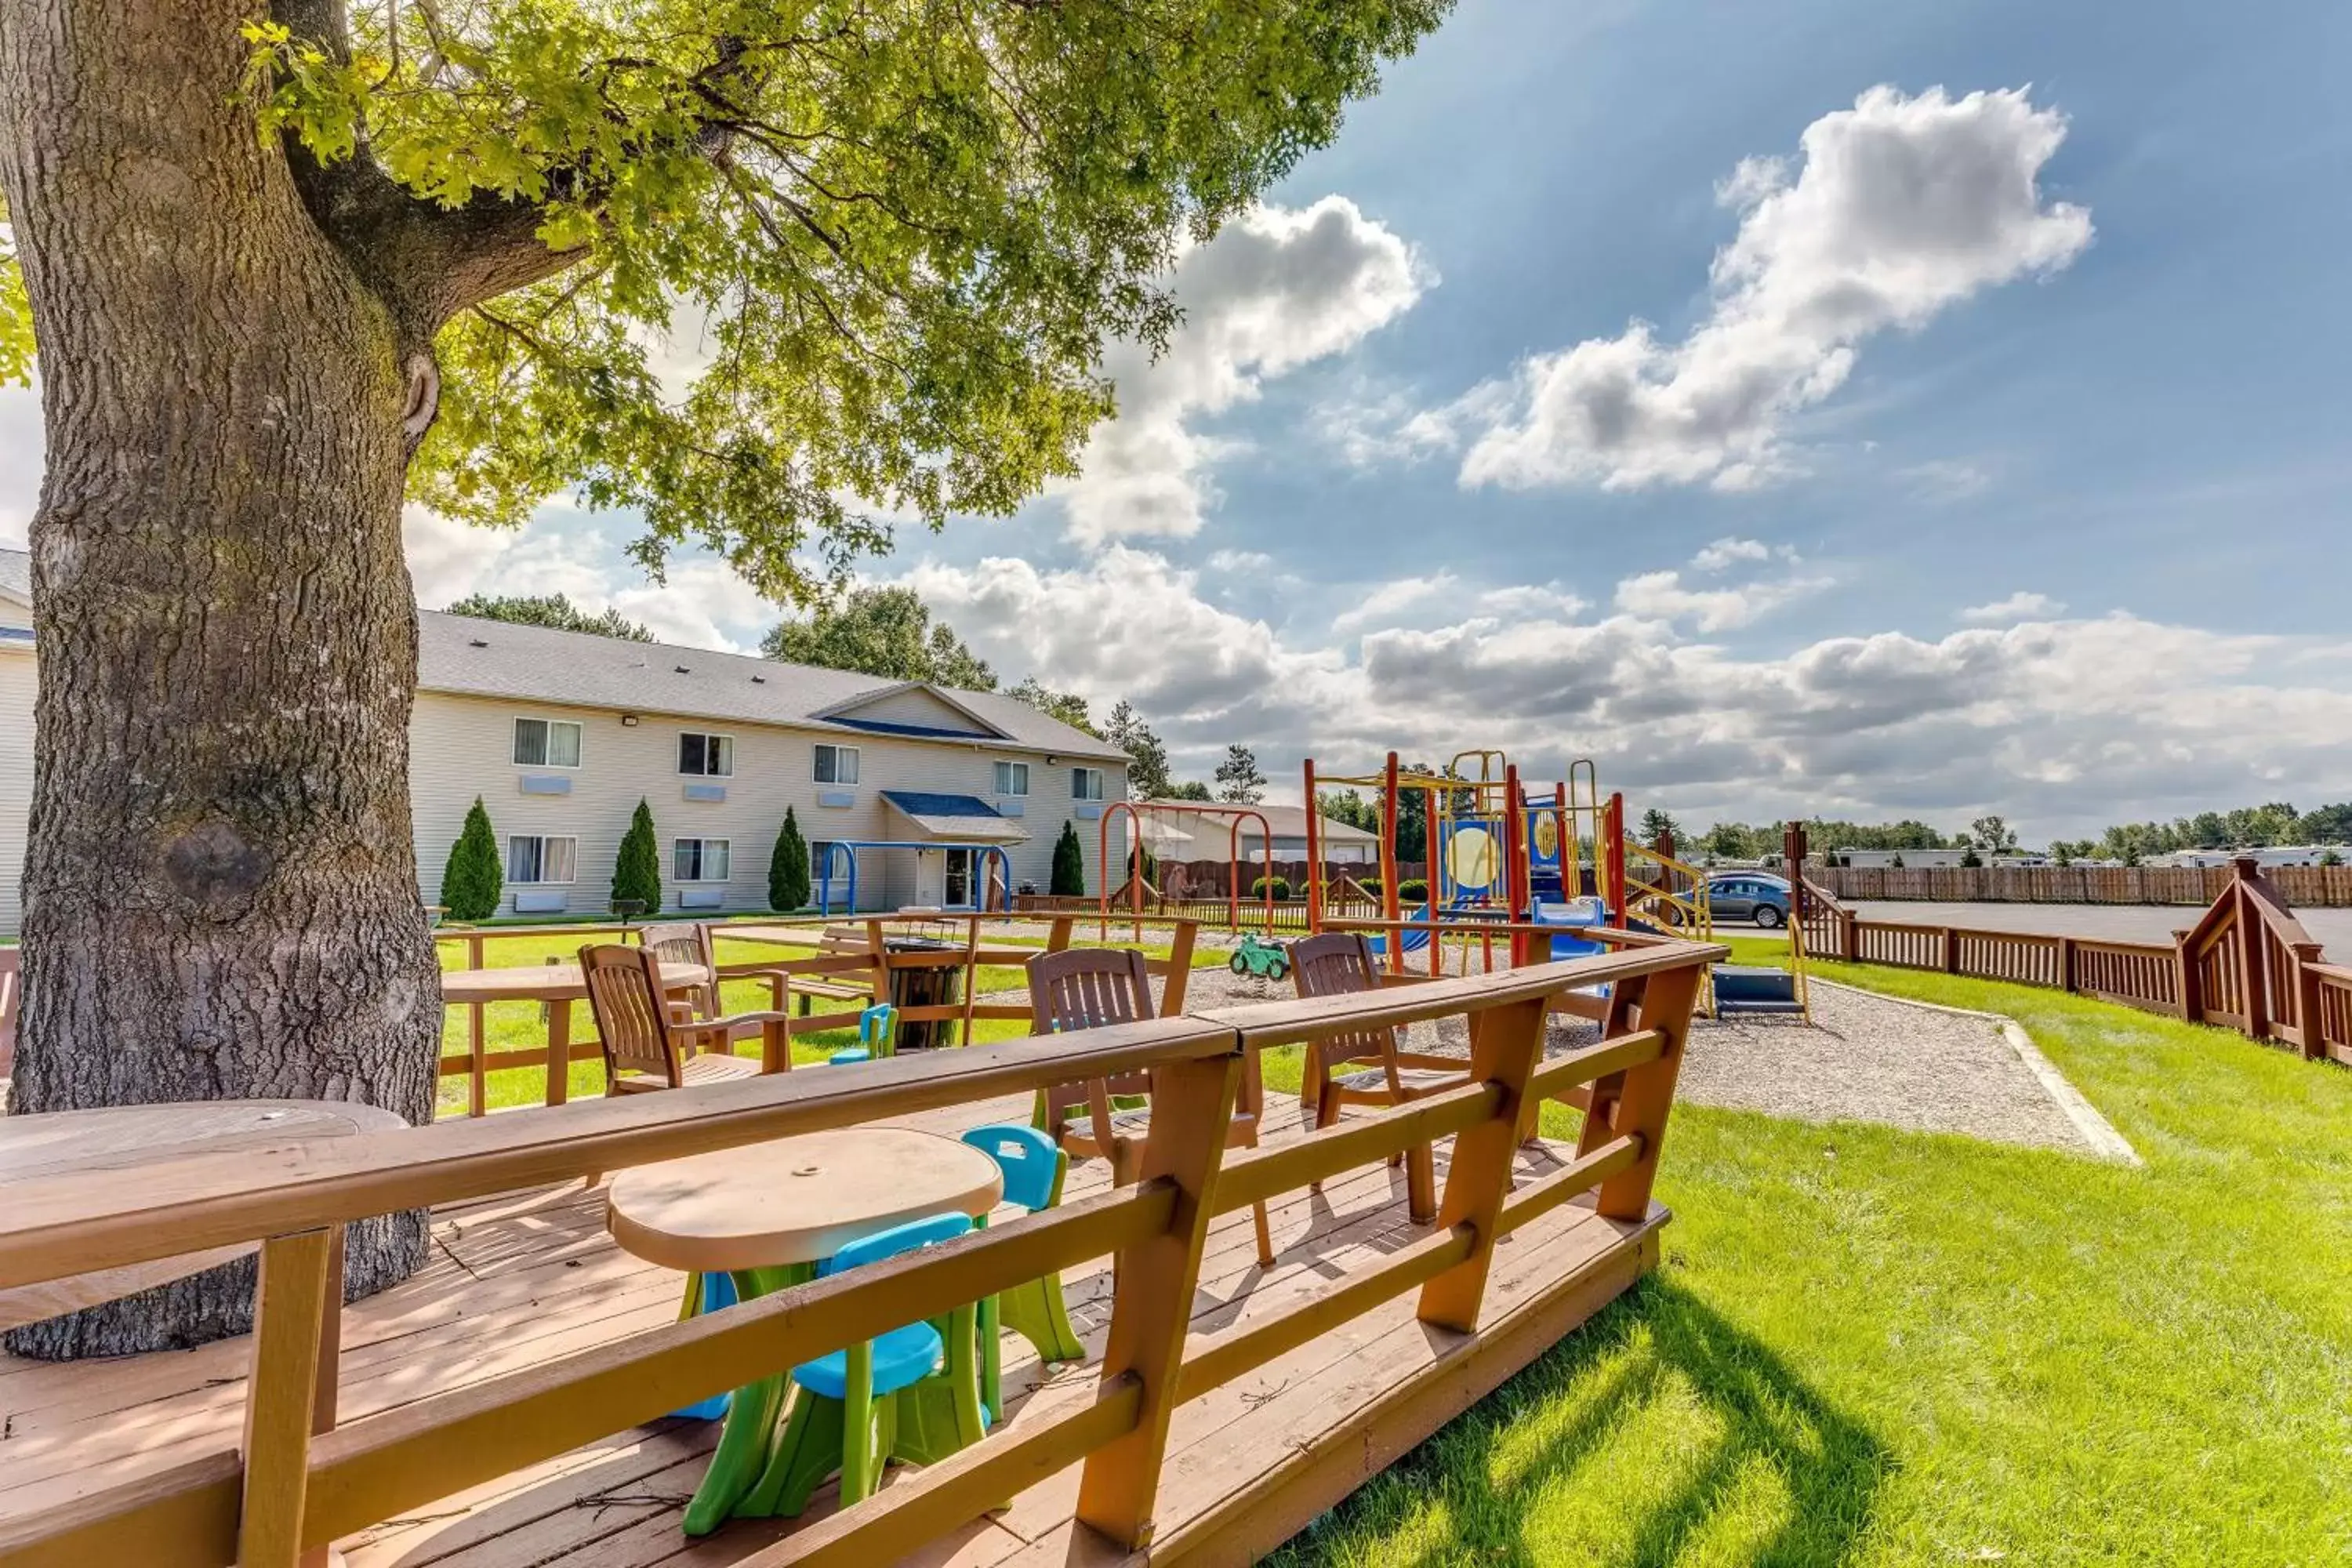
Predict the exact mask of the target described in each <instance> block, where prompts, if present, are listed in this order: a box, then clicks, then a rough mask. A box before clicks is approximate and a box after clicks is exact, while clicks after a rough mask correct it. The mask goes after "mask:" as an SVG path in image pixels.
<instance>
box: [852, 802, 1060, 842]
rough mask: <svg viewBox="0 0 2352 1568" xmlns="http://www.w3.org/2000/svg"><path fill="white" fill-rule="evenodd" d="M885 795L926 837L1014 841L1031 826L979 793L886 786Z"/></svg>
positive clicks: (1022, 835)
mask: <svg viewBox="0 0 2352 1568" xmlns="http://www.w3.org/2000/svg"><path fill="white" fill-rule="evenodd" d="M882 798H883V799H884V800H887V801H888V802H889V803H890V805H891V807H892V809H893V810H895V811H897V812H898V815H899V816H903V817H905V818H906V819H907V820H908V821H909V822H911V823H913V824H914V825H915V826H917V827H919V828H920V829H921V830H922V832H923V835H924V837H929V838H939V839H945V840H952V841H961V842H963V843H972V842H975V841H977V842H983V843H996V844H1015V843H1019V842H1020V841H1021V840H1023V839H1025V838H1027V837H1029V832H1028V829H1026V828H1024V827H1023V826H1021V825H1020V824H1019V823H1017V822H1014V821H1013V820H1012V819H1011V818H1010V817H1008V816H1004V815H1003V813H1002V812H1000V811H998V810H997V809H996V808H995V807H994V806H992V805H989V804H988V802H986V801H984V800H982V799H981V798H980V797H979V796H978V795H933V794H930V793H929V792H928V791H924V790H911V789H886V790H884V791H883V792H882Z"/></svg>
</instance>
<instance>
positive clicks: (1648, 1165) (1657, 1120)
mask: <svg viewBox="0 0 2352 1568" xmlns="http://www.w3.org/2000/svg"><path fill="white" fill-rule="evenodd" d="M1698 977H1699V971H1698V966H1697V965H1696V964H1692V965H1690V966H1688V967H1686V968H1683V969H1668V970H1664V971H1662V972H1660V973H1656V974H1653V975H1651V976H1649V978H1648V979H1647V980H1646V981H1645V982H1644V983H1643V987H1642V1000H1641V1003H1640V1013H1639V1016H1638V1017H1637V1018H1636V1019H1635V1023H1636V1025H1637V1026H1639V1027H1641V1028H1644V1029H1655V1030H1657V1031H1658V1033H1660V1034H1661V1035H1664V1037H1665V1045H1664V1047H1663V1048H1661V1049H1660V1051H1659V1052H1658V1055H1657V1058H1656V1059H1654V1060H1653V1061H1646V1062H1643V1064H1642V1065H1641V1066H1640V1067H1637V1068H1627V1069H1626V1071H1625V1074H1624V1078H1623V1082H1622V1088H1621V1089H1620V1090H1619V1092H1618V1093H1617V1094H1616V1095H1615V1096H1614V1097H1613V1098H1612V1100H1609V1101H1608V1102H1607V1105H1606V1107H1605V1109H1604V1107H1603V1102H1602V1100H1601V1093H1600V1085H1598V1084H1595V1085H1594V1086H1593V1109H1592V1110H1591V1113H1590V1114H1588V1115H1587V1116H1586V1117H1585V1119H1584V1132H1583V1135H1582V1136H1581V1137H1580V1138H1579V1139H1578V1140H1577V1149H1576V1152H1577V1153H1579V1154H1580V1155H1582V1154H1589V1153H1591V1152H1593V1151H1594V1150H1595V1149H1598V1148H1600V1147H1601V1145H1602V1144H1603V1143H1606V1142H1609V1141H1610V1140H1611V1139H1612V1138H1620V1137H1622V1136H1624V1135H1625V1134H1627V1133H1632V1134H1633V1136H1635V1137H1637V1138H1639V1139H1641V1141H1642V1153H1641V1157H1640V1158H1639V1159H1637V1160H1636V1161H1634V1162H1633V1164H1631V1165H1628V1166H1627V1167H1626V1168H1625V1169H1623V1170H1622V1171H1620V1172H1619V1173H1617V1174H1615V1175H1613V1176H1612V1177H1610V1178H1609V1179H1608V1180H1607V1181H1605V1182H1603V1183H1601V1187H1600V1190H1599V1191H1598V1193H1597V1194H1595V1199H1594V1203H1593V1207H1594V1209H1595V1210H1596V1211H1597V1212H1598V1213H1599V1214H1600V1215H1601V1217H1602V1218H1603V1219H1631V1220H1638V1219H1641V1218H1643V1216H1644V1215H1647V1214H1648V1213H1649V1212H1650V1185H1651V1184H1652V1183H1653V1182H1654V1181H1656V1180H1657V1175H1658V1152H1659V1149H1660V1147H1661V1145H1663V1144H1664V1142H1665V1138H1666V1115H1667V1113H1668V1112H1669V1111H1671V1110H1673V1109H1674V1105H1675V1079H1676V1078H1677V1077H1678V1076H1679V1075H1680V1074H1681V1072H1682V1067H1683V1042H1684V1040H1685V1039H1686V1038H1687V1037H1689V1035H1690V1021H1691V1007H1692V1005H1693V1004H1695V1003H1696V1001H1697V1000H1698ZM1604 1122H1605V1125H1603V1123H1604Z"/></svg>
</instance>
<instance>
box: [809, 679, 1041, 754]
mask: <svg viewBox="0 0 2352 1568" xmlns="http://www.w3.org/2000/svg"><path fill="white" fill-rule="evenodd" d="M810 716H811V717H812V718H816V719H829V720H831V721H834V722H835V723H836V724H850V725H854V726H856V727H858V728H860V729H864V728H867V727H869V726H870V727H872V728H873V729H875V730H877V731H880V732H882V733H885V734H911V735H937V736H943V737H946V738H950V739H953V740H961V741H1002V740H1004V739H1006V738H1007V737H1006V735H1005V733H1004V730H1003V727H1002V726H1001V725H998V724H995V723H993V722H992V721H989V720H987V719H983V718H982V717H981V716H980V714H978V713H976V712H974V711H973V710H971V707H970V706H969V705H967V704H965V703H962V702H960V701H958V700H956V698H955V696H954V694H953V693H951V692H950V691H949V690H947V689H945V688H943V687H938V686H933V685H931V684H930V683H929V681H923V680H908V681H902V682H900V683H899V684H898V685H896V686H886V687H884V688H882V689H880V690H878V691H866V692H860V693H859V694H858V695H857V696H856V697H853V698H851V699H849V700H847V701H845V702H836V703H835V704H834V705H833V706H832V707H830V708H824V709H820V710H817V711H816V712H815V713H814V714H812V715H810Z"/></svg>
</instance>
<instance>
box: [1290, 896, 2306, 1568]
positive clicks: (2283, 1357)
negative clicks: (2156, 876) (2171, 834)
mask: <svg viewBox="0 0 2352 1568" xmlns="http://www.w3.org/2000/svg"><path fill="white" fill-rule="evenodd" d="M1757 945H1758V946H1759V947H1761V946H1765V945H1771V946H1777V945H1778V944H1757ZM1747 946H1748V944H1746V943H1743V944H1742V947H1743V949H1745V948H1746V947H1747ZM1783 951H1785V950H1783ZM1741 956H1742V957H1743V958H1747V959H1752V960H1754V961H1758V962H1766V961H1769V959H1768V956H1767V954H1766V953H1764V952H1746V951H1743V952H1742V955H1741ZM1815 972H1816V973H1820V974H1822V975H1823V976H1825V977H1828V978H1833V979H1838V980H1843V981H1848V982H1851V983H1853V984H1860V985H1866V986H1869V987H1871V988H1873V989H1875V990H1881V991H1885V992H1888V993H1891V994H1898V995H1908V996H1914V997H1916V998H1918V999H1921V1000H1926V1001H1934V1002H1940V1003H1944V1004H1947V1005H1958V1006H1969V1007H1981V1008H1985V1009H1989V1010H1992V1011H1998V1012H2004V1013H2007V1014H2009V1015H2011V1016H2013V1017H2015V1018H2017V1019H2019V1020H2020V1021H2021V1023H2023V1024H2024V1026H2026V1028H2027V1029H2028V1030H2030V1031H2031V1032H2032V1035H2033V1037H2034V1038H2035V1039H2036V1041H2037V1042H2039V1044H2040V1045H2041V1047H2042V1050H2043V1051H2044V1052H2045V1053H2047V1054H2048V1055H2049V1057H2050V1058H2051V1059H2052V1060H2053V1061H2054V1062H2055V1063H2056V1064H2057V1065H2058V1067H2059V1068H2060V1069H2061V1070H2062V1071H2063V1072H2065V1073H2066V1074H2067V1076H2068V1077H2069V1078H2071V1079H2073V1080H2074V1083H2075V1085H2076V1086H2077V1087H2078V1088H2080V1089H2082V1090H2083V1091H2084V1093H2085V1094H2086V1095H2087V1096H2088V1097H2089V1098H2090V1099H2091V1100H2092V1101H2093V1102H2094V1103H2095V1104H2096V1105H2097V1106H2098V1107H2099V1109H2100V1110H2102V1111H2104V1112H2105V1114H2106V1116H2107V1117H2108V1118H2109V1120H2111V1121H2114V1122H2115V1124H2116V1126H2117V1127H2118V1128H2119V1129H2120V1130H2121V1131H2123V1133H2124V1135H2125V1136H2126V1137H2127V1138H2128V1139H2130V1140H2131V1142H2132V1143H2133V1145H2134V1146H2135V1147H2136V1148H2137V1150H2138V1151H2139V1152H2140V1153H2141V1155H2142V1156H2143V1157H2144V1158H2145V1159H2146V1160H2147V1168H2146V1169H2145V1170H2132V1169H2128V1168H2125V1167H2120V1166H2114V1165H2106V1164H2100V1163H2094V1162H2091V1161H2087V1160H2083V1159H2079V1158H2072V1157H2068V1156H2064V1155H2059V1154H2054V1153H2047V1152H2037V1151H2032V1150H2023V1149H2010V1148H2004V1147H2000V1146H1997V1145H1992V1144H1987V1143H1981V1142H1975V1141H1973V1140H1969V1139H1965V1138H1958V1137H1951V1136H1930V1135H1920V1134H1912V1133H1905V1132H1898V1131H1893V1130H1891V1129H1887V1128H1882V1127H1877V1126H1874V1125H1866V1124H1857V1123H1843V1124H1837V1125H1832V1126H1827V1127H1814V1126H1803V1125H1800V1124H1797V1123H1793V1122H1789V1121H1776V1120H1773V1119H1770V1118H1768V1117H1764V1116H1760V1115H1756V1114H1752V1113H1747V1112H1739V1111H1727V1110H1708V1109H1706V1108H1703V1107H1697V1106H1685V1107H1684V1108H1682V1109H1680V1110H1677V1111H1676V1112H1675V1120H1674V1124H1673V1131H1672V1133H1671V1135H1670V1137H1669V1140H1668V1142H1667V1145H1666V1150H1665V1160H1664V1169H1663V1172H1662V1173H1661V1177H1660V1182H1659V1189H1658V1195H1659V1196H1660V1197H1661V1198H1662V1199H1663V1200H1664V1202H1665V1203H1667V1204H1668V1205H1672V1207H1673V1208H1674V1210H1675V1221H1674V1223H1673V1225H1672V1226H1670V1227H1669V1228H1668V1229H1667V1231H1666V1233H1665V1253H1666V1258H1665V1264H1664V1268H1662V1269H1661V1270H1660V1271H1659V1272H1658V1274H1657V1275H1655V1276H1654V1277H1653V1278H1652V1279H1649V1280H1648V1281H1645V1282H1644V1283H1643V1285H1642V1286H1641V1287H1640V1288H1638V1289H1636V1290H1634V1291H1633V1292H1632V1293H1630V1294H1629V1295H1627V1296H1626V1297H1625V1298H1623V1299H1622V1300H1619V1301H1618V1302H1617V1303H1615V1304H1614V1305H1613V1306H1612V1307H1611V1308H1609V1309H1607V1310H1604V1311H1603V1312H1602V1313H1601V1314H1600V1315H1599V1316H1598V1317H1597V1318H1596V1319H1594V1320H1593V1321H1592V1322H1591V1323H1590V1324H1589V1325H1587V1326H1586V1328H1585V1329H1584V1330H1583V1331H1580V1332H1579V1333H1576V1334H1573V1335H1571V1336H1570V1337H1569V1338H1568V1339H1567V1340H1565V1341H1563V1342H1561V1344H1560V1345H1559V1346H1558V1347H1557V1348H1556V1349H1554V1350H1553V1351H1552V1352H1550V1353H1549V1354H1548V1355H1546V1356H1545V1357H1544V1358H1542V1359H1541V1360H1540V1361H1538V1363H1536V1364H1535V1365H1534V1366H1532V1367H1530V1368H1529V1369H1528V1371H1527V1372H1525V1373H1522V1374H1521V1375H1520V1376H1519V1377H1517V1378H1516V1379H1514V1380H1513V1381H1512V1382H1511V1383H1509V1384H1506V1385H1505V1386H1504V1387H1503V1388H1502V1389H1500V1390H1498V1391H1497V1392H1496V1394H1494V1395H1493V1396H1492V1397H1490V1398H1488V1399H1487V1400H1486V1401H1485V1402H1484V1403H1482V1404H1481V1405H1477V1406H1476V1407H1475V1408H1474V1409H1473V1410H1471V1411H1470V1412H1468V1413H1467V1414H1465V1415H1464V1416H1462V1417H1461V1418H1460V1419H1459V1420H1456V1421H1455V1422H1454V1423H1453V1424H1451V1425H1450V1426H1447V1427H1445V1428H1444V1430H1443V1431H1441V1432H1440V1433H1439V1434H1438V1435H1437V1436H1435V1437H1433V1438H1432V1439H1431V1440H1430V1441H1429V1442H1428V1443H1426V1444H1424V1445H1423V1447H1421V1448H1419V1449H1418V1450H1416V1451H1415V1452H1414V1453H1413V1454H1412V1455H1411V1456H1409V1457H1408V1458H1407V1459H1406V1460H1405V1461H1404V1462H1402V1463H1401V1464H1400V1465H1398V1466H1397V1467H1395V1468H1392V1469H1391V1470H1389V1471H1388V1472H1387V1473H1385V1474H1384V1475H1382V1476H1381V1477H1380V1478H1378V1479H1375V1480H1374V1481H1373V1482H1372V1483H1371V1484H1370V1485H1369V1486H1367V1487H1365V1488H1364V1489H1362V1490H1361V1491H1360V1492H1359V1493H1357V1494H1356V1496H1355V1497H1353V1498H1351V1499H1350V1500H1349V1501H1348V1502H1347V1503H1346V1504H1344V1505H1343V1506H1342V1507H1340V1508H1339V1510H1335V1511H1334V1512H1333V1513H1331V1514H1329V1515H1328V1516H1326V1517H1325V1518H1324V1519H1323V1520H1321V1521H1318V1523H1317V1524H1316V1525H1315V1526H1314V1527H1313V1528H1312V1529H1311V1530H1310V1531H1308V1532H1307V1533H1306V1534H1304V1535H1302V1536H1300V1537H1299V1538H1298V1539H1297V1541H1295V1542H1293V1543H1292V1544H1291V1545H1290V1546H1288V1547H1287V1548H1286V1549H1285V1550H1284V1552H1282V1553H1281V1554H1280V1557H1279V1559H1278V1560H1279V1561H1281V1562H1283V1563H1288V1564H1298V1563H1349V1564H1355V1563H1364V1564H1370V1563H1381V1564H1390V1563H1395V1564H1405V1563H1412V1564H1438V1563H1529V1564H1536V1563H1540V1564H1547V1565H1549V1564H1560V1565H1563V1568H1566V1565H1570V1564H1583V1563H1600V1564H1665V1563H1689V1564H1743V1565H1744V1564H1759V1565H1760V1564H1816V1563H1819V1564H1829V1563H1855V1564H1868V1563H1906V1564H1908V1563H1920V1564H1931V1563H2011V1564H2019V1563H2033V1564H2042V1563H2195V1564H2207V1563H2247V1564H2263V1565H2266V1568H2267V1565H2276V1564H2313V1565H2317V1564H2340V1563H2347V1562H2352V1485H2347V1475H2352V1074H2347V1073H2345V1072H2342V1071H2338V1070H2336V1069H2333V1068H2324V1067H2320V1066H2316V1065H2314V1064H2309V1063H2305V1062H2302V1061H2299V1060H2296V1059H2294V1058H2292V1057H2290V1056H2288V1055H2287V1054H2286V1053H2284V1052H2281V1051H2276V1050H2272V1049H2268V1048H2265V1047H2258V1046H2255V1045H2252V1044H2251V1043H2249V1042H2247V1041H2244V1040H2242V1039H2241V1038H2239V1037H2237V1036H2235V1035H2231V1034H2226V1033H2223V1032H2221V1031H2219V1030H2213V1029H2205V1028H2192V1027H2189V1026H2185V1025H2181V1024H2178V1023H2174V1022H2171V1021H2168V1020H2165V1019H2161V1018H2157V1017H2154V1016H2149V1015H2146V1014H2141V1013H2137V1012H2134V1011H2132V1010H2130V1009H2126V1008H2121V1007H2115V1006H2109V1005H2104V1004H2100V1003H2095V1002H2087V1001H2083V1000H2080V999H2077V998H2073V997H2068V996H2063V995H2061V994H2057V993H2054V992H2048V991H2037V990H2032V989H2027V988H2023V987H2019V986H2011V985H2001V984H1990V983H1984V982H1974V981H1961V980H1953V979H1948V978H1947V977H1945V976H1942V975H1928V974H1911V973H1904V972H1900V971H1894V970H1883V969H1858V968H1853V967H1851V966H1846V965H1837V964H1822V965H1818V966H1817V967H1816V971H1815ZM1271 1076H1272V1074H1271V1072H1270V1073H1269V1077H1271ZM1550 1114H1551V1115H1553V1116H1557V1117H1559V1124H1558V1125H1557V1126H1556V1127H1555V1126H1553V1125H1551V1124H1550V1122H1549V1118H1548V1124H1547V1131H1559V1132H1566V1131H1568V1120H1569V1113H1567V1112H1565V1111H1561V1110H1554V1111H1553V1112H1551V1113H1550Z"/></svg>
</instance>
